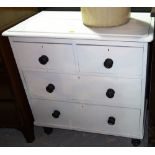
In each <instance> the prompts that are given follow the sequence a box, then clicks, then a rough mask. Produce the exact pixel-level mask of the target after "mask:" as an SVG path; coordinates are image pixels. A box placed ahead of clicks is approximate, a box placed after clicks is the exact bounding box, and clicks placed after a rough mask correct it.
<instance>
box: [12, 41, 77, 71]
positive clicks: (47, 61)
mask: <svg viewBox="0 0 155 155" xmlns="http://www.w3.org/2000/svg"><path fill="white" fill-rule="evenodd" d="M12 48H13V52H14V55H15V57H16V59H17V61H18V63H19V66H20V67H21V68H22V69H34V70H39V69H44V70H47V69H50V70H54V71H57V72H60V71H61V72H75V61H74V54H73V49H72V45H71V44H59V43H58V44H56V43H55V44H54V43H53V44H43V43H19V42H14V44H12Z"/></svg>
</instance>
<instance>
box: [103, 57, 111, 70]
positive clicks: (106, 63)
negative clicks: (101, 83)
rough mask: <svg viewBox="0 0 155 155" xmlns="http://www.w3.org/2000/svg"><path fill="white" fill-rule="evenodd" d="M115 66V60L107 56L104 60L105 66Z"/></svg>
mask: <svg viewBox="0 0 155 155" xmlns="http://www.w3.org/2000/svg"><path fill="white" fill-rule="evenodd" d="M112 66H113V60H112V59H110V58H107V59H106V60H105V61H104V67H105V68H108V69H109V68H111V67H112Z"/></svg>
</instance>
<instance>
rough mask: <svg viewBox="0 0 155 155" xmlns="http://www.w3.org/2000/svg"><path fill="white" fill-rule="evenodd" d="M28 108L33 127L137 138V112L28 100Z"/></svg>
mask: <svg viewBox="0 0 155 155" xmlns="http://www.w3.org/2000/svg"><path fill="white" fill-rule="evenodd" d="M31 108H32V111H33V115H34V118H35V124H39V125H47V126H51V127H62V128H68V129H76V130H81V131H88V132H96V133H103V134H104V133H106V134H111V135H122V136H127V137H138V136H139V118H140V111H139V110H135V109H126V108H112V107H111V108H110V107H105V106H88V105H80V104H74V103H66V102H56V101H47V100H31ZM56 112H57V115H56ZM58 112H59V115H58Z"/></svg>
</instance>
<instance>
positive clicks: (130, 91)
mask: <svg viewBox="0 0 155 155" xmlns="http://www.w3.org/2000/svg"><path fill="white" fill-rule="evenodd" d="M25 77H26V80H27V85H28V88H29V92H30V95H31V97H32V98H38V99H52V100H60V101H69V102H73V101H74V102H80V103H87V104H98V105H107V106H119V107H129V108H140V106H141V80H140V79H133V80H131V79H121V78H117V79H116V78H109V77H92V76H78V75H62V74H55V73H44V74H43V73H41V72H25ZM116 81H117V82H116ZM48 84H53V85H54V86H55V90H54V91H53V92H52V93H48V92H47V91H46V87H47V86H48ZM129 86H130V87H129ZM108 89H113V90H114V91H115V94H114V97H113V98H108V97H107V96H106V92H107V90H108Z"/></svg>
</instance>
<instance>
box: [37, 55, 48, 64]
mask: <svg viewBox="0 0 155 155" xmlns="http://www.w3.org/2000/svg"><path fill="white" fill-rule="evenodd" d="M38 60H39V62H40V63H41V64H42V65H45V64H47V62H48V61H49V59H48V57H47V56H46V55H42V56H41V57H39V59H38Z"/></svg>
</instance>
